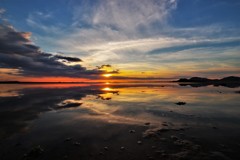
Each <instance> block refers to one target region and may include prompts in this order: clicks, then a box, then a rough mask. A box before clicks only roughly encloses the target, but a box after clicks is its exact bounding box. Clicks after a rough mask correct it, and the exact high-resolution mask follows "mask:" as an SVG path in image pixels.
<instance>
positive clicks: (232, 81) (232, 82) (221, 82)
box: [174, 76, 240, 87]
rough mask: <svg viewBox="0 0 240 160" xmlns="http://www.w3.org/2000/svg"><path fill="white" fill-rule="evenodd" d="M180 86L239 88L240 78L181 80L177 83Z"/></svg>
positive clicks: (194, 78)
mask: <svg viewBox="0 0 240 160" xmlns="http://www.w3.org/2000/svg"><path fill="white" fill-rule="evenodd" d="M174 82H178V83H179V84H180V85H182V86H184V85H190V86H192V87H201V86H207V85H214V86H226V87H239V86H240V77H236V76H229V77H224V78H222V79H208V78H203V77H192V78H189V79H187V78H181V79H179V80H177V81H174Z"/></svg>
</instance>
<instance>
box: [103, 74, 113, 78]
mask: <svg viewBox="0 0 240 160" xmlns="http://www.w3.org/2000/svg"><path fill="white" fill-rule="evenodd" d="M103 76H104V77H111V76H112V74H104V75H103Z"/></svg>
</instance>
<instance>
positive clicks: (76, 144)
mask: <svg viewBox="0 0 240 160" xmlns="http://www.w3.org/2000/svg"><path fill="white" fill-rule="evenodd" d="M73 145H75V146H80V145H81V143H79V142H74V143H73Z"/></svg>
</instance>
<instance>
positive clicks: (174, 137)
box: [171, 136, 179, 141]
mask: <svg viewBox="0 0 240 160" xmlns="http://www.w3.org/2000/svg"><path fill="white" fill-rule="evenodd" d="M171 139H172V140H174V141H176V140H178V139H179V138H178V137H177V136H171Z"/></svg>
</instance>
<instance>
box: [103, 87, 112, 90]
mask: <svg viewBox="0 0 240 160" xmlns="http://www.w3.org/2000/svg"><path fill="white" fill-rule="evenodd" d="M102 90H103V91H112V88H109V87H106V88H103V89H102Z"/></svg>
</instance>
